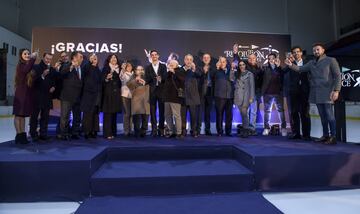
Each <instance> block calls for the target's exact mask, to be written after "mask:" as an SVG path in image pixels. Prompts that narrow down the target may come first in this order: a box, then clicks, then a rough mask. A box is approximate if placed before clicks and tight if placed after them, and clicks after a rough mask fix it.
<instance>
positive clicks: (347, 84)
mask: <svg viewBox="0 0 360 214" xmlns="http://www.w3.org/2000/svg"><path fill="white" fill-rule="evenodd" d="M341 70H342V73H341V86H342V87H344V88H356V87H360V70H351V69H348V68H345V67H342V68H341Z"/></svg>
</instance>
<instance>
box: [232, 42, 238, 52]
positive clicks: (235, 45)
mask: <svg viewBox="0 0 360 214" xmlns="http://www.w3.org/2000/svg"><path fill="white" fill-rule="evenodd" d="M238 52H239V44H237V43H235V44H234V46H233V54H237V53H238Z"/></svg>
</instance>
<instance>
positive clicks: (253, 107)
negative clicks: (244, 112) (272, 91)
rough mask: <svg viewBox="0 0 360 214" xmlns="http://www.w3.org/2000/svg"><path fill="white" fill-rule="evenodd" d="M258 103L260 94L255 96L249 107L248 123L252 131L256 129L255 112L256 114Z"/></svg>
mask: <svg viewBox="0 0 360 214" xmlns="http://www.w3.org/2000/svg"><path fill="white" fill-rule="evenodd" d="M260 103H261V94H256V95H255V98H254V101H253V102H252V103H251V104H250V106H249V117H250V122H249V123H250V124H251V126H252V127H251V129H252V130H255V129H256V119H257V112H258V109H259V105H260Z"/></svg>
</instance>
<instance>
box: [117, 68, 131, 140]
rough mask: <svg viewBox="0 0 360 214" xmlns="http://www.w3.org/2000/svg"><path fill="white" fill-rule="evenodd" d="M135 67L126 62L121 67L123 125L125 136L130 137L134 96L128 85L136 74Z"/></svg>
mask: <svg viewBox="0 0 360 214" xmlns="http://www.w3.org/2000/svg"><path fill="white" fill-rule="evenodd" d="M133 70H134V68H133V65H132V64H131V63H130V62H124V63H123V64H122V66H121V72H120V80H121V101H122V108H123V125H124V135H125V136H130V133H131V126H132V125H131V124H132V122H131V121H132V120H131V98H132V94H131V91H130V90H129V88H128V86H127V85H126V84H127V83H128V82H129V80H130V79H131V77H132V76H133V73H134V71H133Z"/></svg>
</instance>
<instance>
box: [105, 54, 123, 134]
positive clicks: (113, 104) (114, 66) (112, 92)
mask: <svg viewBox="0 0 360 214" xmlns="http://www.w3.org/2000/svg"><path fill="white" fill-rule="evenodd" d="M102 75H103V96H102V111H103V113H104V119H103V132H104V137H105V138H107V139H113V138H114V137H115V136H116V131H117V126H116V116H117V113H119V112H121V81H120V77H119V75H120V61H119V59H118V57H117V56H116V55H115V54H111V55H109V56H108V57H107V59H106V61H105V63H104V68H103V70H102Z"/></svg>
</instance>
